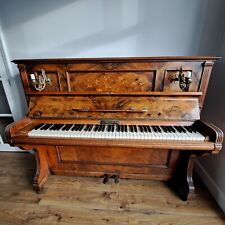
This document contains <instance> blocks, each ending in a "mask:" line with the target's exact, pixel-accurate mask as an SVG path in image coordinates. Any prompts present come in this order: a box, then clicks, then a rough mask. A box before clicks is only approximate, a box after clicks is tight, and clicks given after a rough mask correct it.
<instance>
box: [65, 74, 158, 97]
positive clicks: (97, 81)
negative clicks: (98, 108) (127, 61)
mask: <svg viewBox="0 0 225 225" xmlns="http://www.w3.org/2000/svg"><path fill="white" fill-rule="evenodd" d="M68 74H69V83H70V88H71V91H73V92H80V93H85V92H129V93H132V92H148V91H153V90H154V80H155V74H154V72H152V71H151V72H114V73H112V72H92V73H90V72H84V73H81V72H75V71H74V72H68Z"/></svg>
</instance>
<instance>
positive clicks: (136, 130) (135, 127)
mask: <svg viewBox="0 0 225 225" xmlns="http://www.w3.org/2000/svg"><path fill="white" fill-rule="evenodd" d="M133 128H134V132H136V133H137V132H138V128H137V126H136V125H133Z"/></svg>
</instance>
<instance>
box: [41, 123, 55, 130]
mask: <svg viewBox="0 0 225 225" xmlns="http://www.w3.org/2000/svg"><path fill="white" fill-rule="evenodd" d="M51 126H52V124H45V125H44V126H43V127H41V128H40V130H47V129H48V128H49V127H51Z"/></svg>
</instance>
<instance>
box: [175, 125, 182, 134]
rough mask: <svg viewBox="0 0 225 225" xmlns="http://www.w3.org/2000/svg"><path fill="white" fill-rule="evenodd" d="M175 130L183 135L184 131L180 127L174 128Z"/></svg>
mask: <svg viewBox="0 0 225 225" xmlns="http://www.w3.org/2000/svg"><path fill="white" fill-rule="evenodd" d="M174 128H175V129H176V130H177V131H178V132H179V133H182V130H181V129H180V127H179V126H174Z"/></svg>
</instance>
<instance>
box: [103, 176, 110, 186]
mask: <svg viewBox="0 0 225 225" xmlns="http://www.w3.org/2000/svg"><path fill="white" fill-rule="evenodd" d="M108 182H109V174H104V176H103V184H107V183H108Z"/></svg>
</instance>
